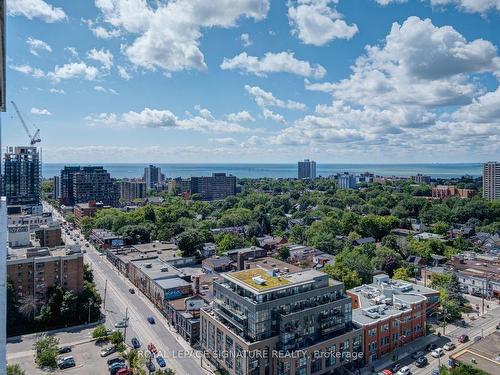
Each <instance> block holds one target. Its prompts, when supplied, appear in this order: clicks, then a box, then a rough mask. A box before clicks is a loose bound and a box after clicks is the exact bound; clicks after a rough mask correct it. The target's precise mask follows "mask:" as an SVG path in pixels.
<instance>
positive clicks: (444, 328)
mask: <svg viewBox="0 0 500 375" xmlns="http://www.w3.org/2000/svg"><path fill="white" fill-rule="evenodd" d="M445 334H446V307H445V308H444V315H443V336H444V335H445Z"/></svg>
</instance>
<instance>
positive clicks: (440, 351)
mask: <svg viewBox="0 0 500 375" xmlns="http://www.w3.org/2000/svg"><path fill="white" fill-rule="evenodd" d="M431 355H432V356H433V357H434V358H439V357H441V356H443V355H444V350H443V348H436V349H435V350H433V351H432V353H431Z"/></svg>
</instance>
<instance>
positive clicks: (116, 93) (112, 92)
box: [94, 85, 118, 95]
mask: <svg viewBox="0 0 500 375" xmlns="http://www.w3.org/2000/svg"><path fill="white" fill-rule="evenodd" d="M94 90H95V91H98V92H104V93H110V94H113V95H118V92H116V90H113V89H107V88H105V87H102V86H99V85H97V86H94Z"/></svg>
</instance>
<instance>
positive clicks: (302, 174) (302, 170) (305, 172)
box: [297, 159, 316, 179]
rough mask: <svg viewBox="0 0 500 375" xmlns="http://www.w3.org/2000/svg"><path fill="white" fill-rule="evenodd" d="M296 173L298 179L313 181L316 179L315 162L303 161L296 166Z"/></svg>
mask: <svg viewBox="0 0 500 375" xmlns="http://www.w3.org/2000/svg"><path fill="white" fill-rule="evenodd" d="M297 169H298V171H297V173H298V177H299V179H314V178H316V162H315V161H312V160H309V159H305V160H304V161H299V162H298V164H297Z"/></svg>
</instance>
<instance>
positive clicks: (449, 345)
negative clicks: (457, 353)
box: [443, 342, 456, 350]
mask: <svg viewBox="0 0 500 375" xmlns="http://www.w3.org/2000/svg"><path fill="white" fill-rule="evenodd" d="M455 348H456V346H455V344H454V343H452V342H447V343H446V344H444V345H443V349H444V350H453V349H455Z"/></svg>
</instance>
